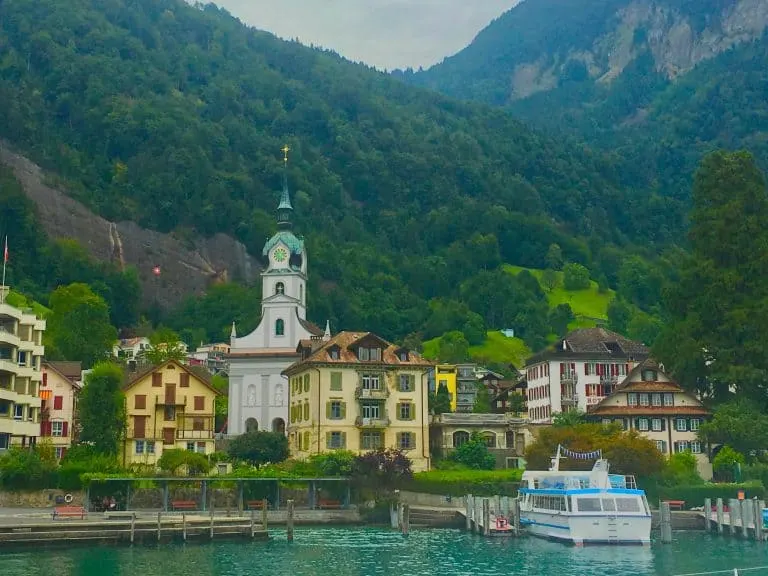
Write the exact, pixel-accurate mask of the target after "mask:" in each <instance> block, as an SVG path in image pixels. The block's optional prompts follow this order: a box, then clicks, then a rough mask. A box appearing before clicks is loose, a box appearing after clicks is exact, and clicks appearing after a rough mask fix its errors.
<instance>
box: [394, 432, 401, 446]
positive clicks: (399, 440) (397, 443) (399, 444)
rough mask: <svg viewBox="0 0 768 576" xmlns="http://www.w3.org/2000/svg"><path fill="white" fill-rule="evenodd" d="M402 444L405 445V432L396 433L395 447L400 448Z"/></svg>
mask: <svg viewBox="0 0 768 576" xmlns="http://www.w3.org/2000/svg"><path fill="white" fill-rule="evenodd" d="M402 445H403V433H402V432H398V433H397V434H395V448H397V449H398V450H399V449H400V446H402Z"/></svg>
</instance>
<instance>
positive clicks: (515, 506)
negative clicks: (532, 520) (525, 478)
mask: <svg viewBox="0 0 768 576" xmlns="http://www.w3.org/2000/svg"><path fill="white" fill-rule="evenodd" d="M512 526H513V527H514V528H515V534H517V535H518V536H519V535H520V498H513V499H512Z"/></svg>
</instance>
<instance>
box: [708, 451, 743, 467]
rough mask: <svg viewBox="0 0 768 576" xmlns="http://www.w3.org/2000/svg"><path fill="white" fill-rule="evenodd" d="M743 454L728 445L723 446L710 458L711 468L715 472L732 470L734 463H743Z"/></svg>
mask: <svg viewBox="0 0 768 576" xmlns="http://www.w3.org/2000/svg"><path fill="white" fill-rule="evenodd" d="M744 461H745V460H744V455H743V454H740V453H739V452H736V450H734V449H733V448H731V447H730V446H727V445H726V446H723V447H722V448H720V451H719V452H718V453H717V456H715V458H714V460H712V468H713V469H714V470H715V471H716V472H733V469H734V468H735V467H736V464H741V465H742V466H743V465H744Z"/></svg>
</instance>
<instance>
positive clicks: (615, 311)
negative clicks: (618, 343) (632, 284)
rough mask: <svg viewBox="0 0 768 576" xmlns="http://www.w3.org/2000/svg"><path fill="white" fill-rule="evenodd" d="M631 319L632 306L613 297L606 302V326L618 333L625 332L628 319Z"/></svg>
mask: <svg viewBox="0 0 768 576" xmlns="http://www.w3.org/2000/svg"><path fill="white" fill-rule="evenodd" d="M631 319H632V308H631V307H630V306H629V304H627V303H626V302H624V300H621V299H620V298H614V299H613V300H611V302H610V304H608V328H609V329H611V330H613V331H614V332H618V333H619V334H627V327H628V326H629V321H630V320H631Z"/></svg>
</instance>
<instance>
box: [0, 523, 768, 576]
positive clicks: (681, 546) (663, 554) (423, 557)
mask: <svg viewBox="0 0 768 576" xmlns="http://www.w3.org/2000/svg"><path fill="white" fill-rule="evenodd" d="M675 538H676V540H675V542H674V543H672V544H668V545H661V544H654V545H653V546H652V547H650V548H648V547H646V548H642V547H606V546H599V547H586V548H574V547H568V546H565V545H562V544H558V543H555V542H547V541H543V540H538V539H534V538H522V539H519V540H518V539H489V538H481V537H479V536H473V535H470V534H466V533H464V532H460V531H456V530H417V531H414V532H412V533H411V535H410V536H409V537H408V538H403V537H402V536H400V535H399V534H398V533H396V532H394V531H389V530H383V529H377V528H375V529H374V528H355V529H336V528H318V529H298V530H296V539H295V541H294V542H293V543H288V542H287V541H286V539H285V533H284V532H281V531H279V530H275V531H273V538H272V539H271V540H270V541H269V542H214V543H212V544H211V543H207V544H187V545H182V544H178V545H160V546H136V547H133V548H129V547H109V546H97V547H91V548H86V547H78V548H73V549H68V550H65V549H51V550H43V551H39V550H21V551H15V552H12V553H5V554H0V566H1V567H2V568H1V569H0V576H49V575H52V574H55V575H56V576H112V575H114V576H129V575H130V576H133V575H136V576H188V575H194V576H240V575H259V576H262V575H263V576H272V575H274V576H326V575H327V576H369V575H370V576H375V575H386V576H433V575H439V576H502V575H503V576H517V575H520V576H522V575H525V576H536V575H547V576H549V575H557V576H630V575H631V576H676V575H678V574H687V573H695V572H704V571H711V570H729V569H730V570H732V569H733V568H735V567H753V566H760V565H768V544H760V543H754V542H744V541H740V540H736V539H728V538H724V537H720V538H718V537H712V536H708V535H705V534H696V533H678V534H676V535H675ZM748 576H768V570H766V571H764V572H761V571H752V572H749V573H748Z"/></svg>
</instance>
